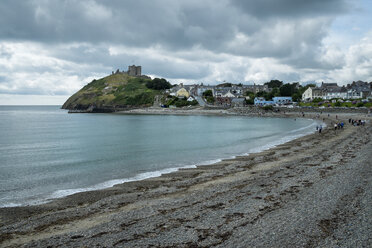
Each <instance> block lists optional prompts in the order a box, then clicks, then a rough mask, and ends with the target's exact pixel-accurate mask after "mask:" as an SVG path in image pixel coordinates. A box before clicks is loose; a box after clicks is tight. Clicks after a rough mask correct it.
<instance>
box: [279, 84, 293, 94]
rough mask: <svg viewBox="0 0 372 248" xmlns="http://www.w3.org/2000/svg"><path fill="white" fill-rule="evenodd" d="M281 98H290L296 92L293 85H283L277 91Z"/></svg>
mask: <svg viewBox="0 0 372 248" xmlns="http://www.w3.org/2000/svg"><path fill="white" fill-rule="evenodd" d="M279 91H280V95H281V96H292V95H293V94H294V93H295V92H296V85H295V84H284V85H283V86H282V87H280V89H279Z"/></svg>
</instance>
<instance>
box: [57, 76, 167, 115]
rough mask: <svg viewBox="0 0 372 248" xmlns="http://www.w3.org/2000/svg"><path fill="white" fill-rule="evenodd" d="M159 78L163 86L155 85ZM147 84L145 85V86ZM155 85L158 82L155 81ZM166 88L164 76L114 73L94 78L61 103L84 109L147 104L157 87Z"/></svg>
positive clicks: (92, 109)
mask: <svg viewBox="0 0 372 248" xmlns="http://www.w3.org/2000/svg"><path fill="white" fill-rule="evenodd" d="M157 82H162V85H164V83H165V85H166V86H163V87H154V84H156V83H157ZM146 85H147V86H146ZM156 86H157V85H156ZM167 87H168V88H169V87H170V84H169V83H168V82H167V81H166V80H165V79H154V80H152V79H150V78H147V77H146V76H142V77H133V76H129V75H128V74H126V73H116V74H112V75H110V76H107V77H104V78H101V79H98V80H93V81H92V82H90V83H89V84H87V85H86V86H84V87H83V88H82V89H81V90H79V91H78V92H76V93H75V94H74V95H72V96H71V97H70V98H69V99H68V100H67V101H66V102H65V103H64V104H63V106H62V108H63V109H69V110H77V111H86V112H112V111H115V110H120V109H125V108H130V107H134V106H150V105H152V104H153V102H154V98H155V96H156V95H158V94H161V91H160V90H158V89H159V88H167Z"/></svg>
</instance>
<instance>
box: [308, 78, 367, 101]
mask: <svg viewBox="0 0 372 248" xmlns="http://www.w3.org/2000/svg"><path fill="white" fill-rule="evenodd" d="M370 97H371V83H367V82H363V81H357V82H353V83H351V84H348V85H347V86H342V87H339V86H338V85H337V83H322V84H321V86H320V87H309V88H308V89H307V90H306V91H305V92H304V93H303V94H302V101H312V100H314V99H315V98H321V99H324V100H331V99H334V98H340V99H360V98H370Z"/></svg>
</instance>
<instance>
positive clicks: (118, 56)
mask: <svg viewBox="0 0 372 248" xmlns="http://www.w3.org/2000/svg"><path fill="white" fill-rule="evenodd" d="M371 24H372V0H312V1H309V0H219V1H215V0H203V1H200V0H110V1H103V0H102V1H100V0H59V1H49V0H1V1H0V105H25V104H27V105H28V104H35V105H40V104H52V105H53V104H56V105H59V104H63V102H64V101H66V100H67V98H68V97H69V96H70V95H72V94H73V93H75V92H76V91H77V90H79V89H80V88H81V87H83V86H84V85H86V84H87V83H89V82H90V81H92V80H93V79H98V78H101V77H104V76H106V75H108V74H110V73H111V71H114V70H116V69H120V70H127V67H128V65H132V64H135V65H141V66H142V73H143V74H146V75H149V76H151V77H162V78H166V79H167V80H168V81H170V82H171V83H172V84H176V83H185V84H192V83H201V82H203V83H204V84H210V85H214V84H218V83H221V82H223V81H226V82H231V83H245V84H252V83H256V84H263V83H264V82H267V81H270V80H272V79H279V80H281V81H284V82H285V83H289V82H302V83H307V82H316V83H320V82H322V81H323V82H332V83H333V82H337V83H338V84H339V85H346V84H348V83H351V82H352V81H357V80H362V81H368V82H370V81H372V25H371Z"/></svg>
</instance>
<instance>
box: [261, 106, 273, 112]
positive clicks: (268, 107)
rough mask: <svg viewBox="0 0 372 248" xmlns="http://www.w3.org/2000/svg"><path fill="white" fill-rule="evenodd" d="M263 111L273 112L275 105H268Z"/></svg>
mask: <svg viewBox="0 0 372 248" xmlns="http://www.w3.org/2000/svg"><path fill="white" fill-rule="evenodd" d="M263 109H264V110H266V111H268V110H273V109H274V107H273V105H266V106H264V107H263Z"/></svg>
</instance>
